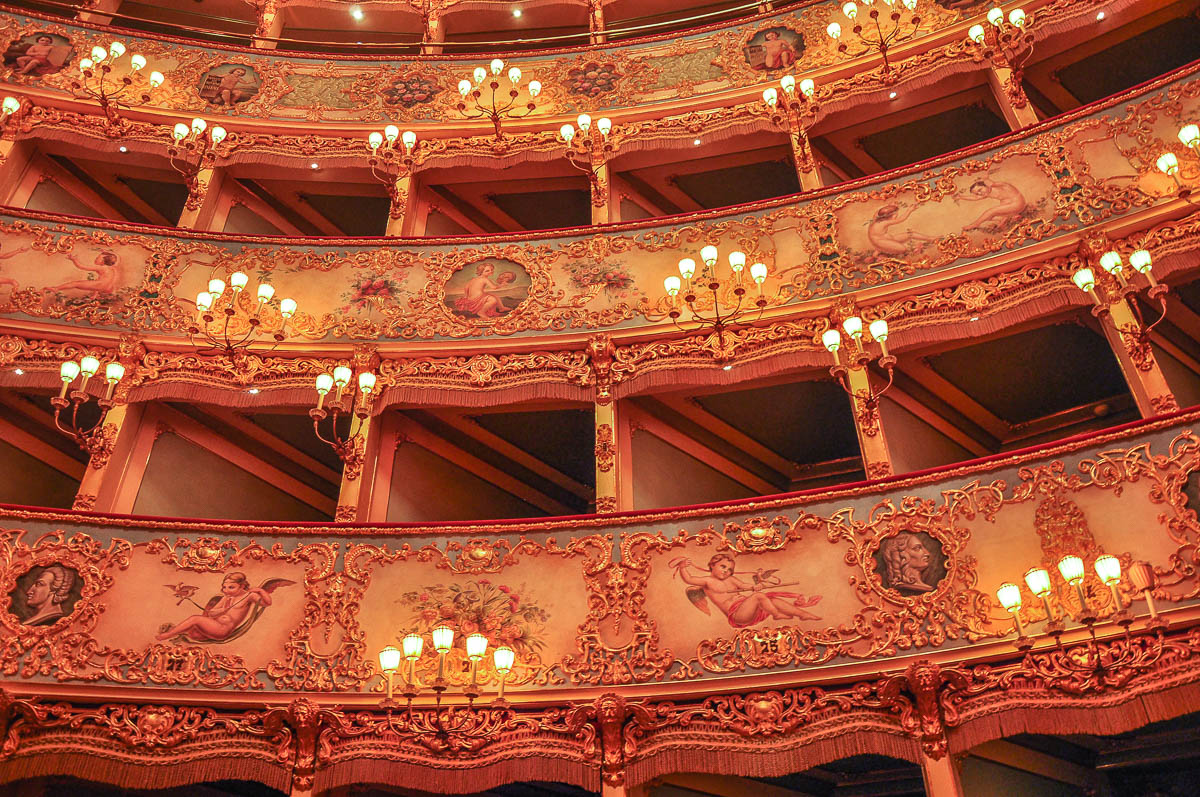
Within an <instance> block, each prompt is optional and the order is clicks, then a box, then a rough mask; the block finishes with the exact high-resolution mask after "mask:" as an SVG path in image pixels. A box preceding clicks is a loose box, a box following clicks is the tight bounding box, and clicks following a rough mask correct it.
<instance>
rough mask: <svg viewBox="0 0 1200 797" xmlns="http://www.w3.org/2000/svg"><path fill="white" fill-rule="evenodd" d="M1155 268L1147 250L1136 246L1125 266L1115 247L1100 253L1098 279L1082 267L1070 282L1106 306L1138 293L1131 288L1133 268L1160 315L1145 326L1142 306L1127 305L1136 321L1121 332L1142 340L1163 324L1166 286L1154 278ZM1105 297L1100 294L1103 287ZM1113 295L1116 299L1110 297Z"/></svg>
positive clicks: (1101, 305)
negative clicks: (1136, 248)
mask: <svg viewBox="0 0 1200 797" xmlns="http://www.w3.org/2000/svg"><path fill="white" fill-rule="evenodd" d="M1153 267H1154V258H1153V257H1152V256H1151V254H1150V251H1149V250H1148V249H1138V250H1136V251H1134V252H1131V253H1130V254H1129V264H1128V268H1126V264H1125V261H1124V260H1123V259H1122V258H1121V253H1120V252H1118V251H1117V250H1116V249H1110V250H1109V251H1107V252H1105V253H1104V254H1102V255H1100V269H1101V275H1102V276H1101V277H1100V279H1099V280H1098V279H1097V274H1096V271H1095V270H1094V269H1092V268H1089V267H1086V266H1085V267H1083V268H1080V269H1078V270H1076V272H1075V273H1074V274H1073V275H1071V281H1072V282H1074V283H1075V287H1077V288H1079V290H1081V291H1083V292H1084V293H1086V294H1087V295H1088V296H1090V297H1091V299H1092V301H1093V302H1094V303H1095V304H1096V307H1097V308H1102V309H1108V308H1110V307H1111V305H1112V303H1113V302H1115V301H1119V300H1120V298H1122V297H1124V296H1132V295H1134V294H1135V293H1136V292H1137V288H1134V287H1131V283H1130V274H1129V270H1132V271H1134V272H1136V273H1138V274H1140V275H1142V276H1143V277H1145V278H1146V282H1147V284H1148V289H1147V291H1146V296H1147V297H1148V298H1150V299H1156V300H1157V301H1158V305H1159V316H1158V318H1157V319H1155V321H1154V323H1152V324H1149V325H1147V324H1146V320H1145V318H1143V317H1142V310H1141V306H1140V305H1139V303H1138V302H1130V303H1129V304H1130V307H1131V309H1132V312H1133V314H1134V317H1135V320H1136V323H1135V324H1134V325H1132V326H1131V327H1130V328H1125V327H1122V328H1121V332H1122V333H1123V334H1126V335H1133V336H1134V337H1136V338H1137V339H1138V340H1140V341H1142V342H1145V341H1146V339H1147V336H1148V335H1149V334H1150V330H1152V329H1154V327H1156V326H1158V325H1159V324H1160V323H1162V321H1163V319H1164V318H1166V317H1167V299H1166V294H1167V291H1168V288H1167V286H1166V285H1162V284H1160V283H1159V282H1158V280H1156V279H1155V278H1154V273H1153V271H1152V269H1153ZM1104 288H1107V290H1106V291H1104V293H1105V296H1101V291H1102V289H1104ZM1113 294H1116V296H1117V298H1115V299H1114V298H1112V297H1113Z"/></svg>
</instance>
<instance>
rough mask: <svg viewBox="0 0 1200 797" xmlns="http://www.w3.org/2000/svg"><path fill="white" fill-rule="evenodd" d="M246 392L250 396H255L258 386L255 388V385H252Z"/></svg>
mask: <svg viewBox="0 0 1200 797" xmlns="http://www.w3.org/2000/svg"><path fill="white" fill-rule="evenodd" d="M246 392H247V393H249V394H250V395H251V396H257V395H258V388H256V387H252V388H250V389H249V390H247V391H246Z"/></svg>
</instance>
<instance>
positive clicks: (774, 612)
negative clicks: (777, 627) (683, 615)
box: [669, 553, 821, 628]
mask: <svg viewBox="0 0 1200 797" xmlns="http://www.w3.org/2000/svg"><path fill="white" fill-rule="evenodd" d="M669 565H670V566H671V567H673V568H675V575H677V576H679V578H681V579H682V580H683V582H684V583H685V584H689V585H690V588H689V589H688V590H687V596H688V599H689V600H691V602H692V603H693V604H694V605H695V606H696V608H697V609H699V610H700V611H702V612H704V613H705V614H709V613H710V612H709V608H708V602H709V601H710V600H711V601H712V602H713V603H714V604H716V606H717V608H718V609H720V610H721V611H722V612H724V613H725V617H726V618H727V619H728V620H729V624H730V625H731V626H733V627H734V628H746V627H748V626H752V625H756V624H758V623H761V622H762V621H763V620H767V619H771V620H788V619H793V620H820V619H821V618H820V617H818V616H817V615H815V614H813V613H812V612H808V611H805V609H807V608H808V607H810V606H815V605H816V604H817V603H818V602H819V601H820V600H821V596H820V595H811V596H805V595H802V594H800V593H799V592H785V591H782V590H780V589H779V588H780V587H791V586H795V585H797V584H799V583H800V582H798V581H788V582H784V581H783V579H782V578H781V577H780V576H778V575H776V573H778V572H779V570H778V569H774V570H765V569H763V568H759V569H757V570H738V569H736V560H735V559H734V557H733V554H729V553H719V554H716V555H714V556H713V557H712V558H711V559H709V560H708V569H707V570H705V569H703V568H699V567H696V565H694V564H692V560H691V559H686V558H683V557H680V558H678V559H672V560H671V561H670V562H669ZM738 574H741V575H748V576H750V580H751V582H752V583H749V584H747V583H746V582H745V581H743V580H742V579H740V578H738V577H737V575H738Z"/></svg>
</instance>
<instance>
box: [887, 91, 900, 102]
mask: <svg viewBox="0 0 1200 797" xmlns="http://www.w3.org/2000/svg"><path fill="white" fill-rule="evenodd" d="M897 96H899V95H897V94H896V92H894V91H893V92H890V93H889V94H888V99H889V100H894V99H896V97H897Z"/></svg>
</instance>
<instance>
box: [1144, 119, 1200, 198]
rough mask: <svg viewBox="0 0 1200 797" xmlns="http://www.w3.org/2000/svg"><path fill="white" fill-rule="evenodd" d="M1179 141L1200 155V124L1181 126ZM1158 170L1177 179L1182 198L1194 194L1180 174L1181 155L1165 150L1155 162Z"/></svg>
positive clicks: (1178, 193)
mask: <svg viewBox="0 0 1200 797" xmlns="http://www.w3.org/2000/svg"><path fill="white" fill-rule="evenodd" d="M1179 141H1180V143H1181V144H1183V145H1184V146H1185V147H1187V148H1188V149H1189V150H1191V152H1192V155H1200V125H1197V124H1195V123H1189V124H1186V125H1184V126H1183V127H1181V128H1179ZM1154 165H1155V166H1157V167H1158V170H1159V171H1160V172H1162V173H1163V174H1165V175H1167V176H1168V177H1170V178H1171V179H1172V180H1174V181H1175V188H1176V190H1177V196H1178V197H1179V198H1180V199H1187V198H1188V197H1189V196H1191V194H1192V189H1191V188H1190V187H1188V186H1186V185H1184V184H1183V180H1182V178H1181V176H1180V168H1181V166H1180V163H1179V157H1178V156H1177V155H1176V154H1175V153H1174V152H1171V151H1167V152H1164V153H1163V154H1161V155H1159V156H1158V160H1157V161H1155V163H1154Z"/></svg>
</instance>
